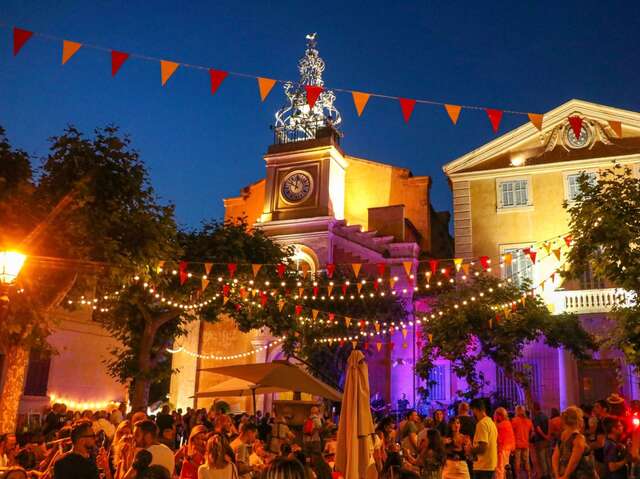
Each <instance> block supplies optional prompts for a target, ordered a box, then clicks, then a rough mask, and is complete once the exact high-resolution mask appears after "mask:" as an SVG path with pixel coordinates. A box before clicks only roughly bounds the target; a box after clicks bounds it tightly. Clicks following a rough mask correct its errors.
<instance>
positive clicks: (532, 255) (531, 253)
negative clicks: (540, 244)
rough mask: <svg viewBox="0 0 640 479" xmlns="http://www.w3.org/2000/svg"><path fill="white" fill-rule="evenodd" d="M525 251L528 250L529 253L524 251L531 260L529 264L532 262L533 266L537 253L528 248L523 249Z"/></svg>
mask: <svg viewBox="0 0 640 479" xmlns="http://www.w3.org/2000/svg"><path fill="white" fill-rule="evenodd" d="M525 249H527V250H529V251H526V253H527V254H528V255H529V258H531V262H532V263H533V264H535V262H536V256H537V255H538V253H537V252H535V251H533V250H532V249H530V248H525ZM523 251H524V250H523Z"/></svg>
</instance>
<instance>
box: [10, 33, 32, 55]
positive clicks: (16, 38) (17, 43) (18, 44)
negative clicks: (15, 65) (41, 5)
mask: <svg viewBox="0 0 640 479" xmlns="http://www.w3.org/2000/svg"><path fill="white" fill-rule="evenodd" d="M32 36H33V32H30V31H29V30H23V29H22V28H16V27H14V28H13V56H14V57H15V56H16V55H17V54H18V52H19V51H20V49H21V48H22V47H23V46H24V44H25V43H27V41H28V40H29V39H30V38H31V37H32Z"/></svg>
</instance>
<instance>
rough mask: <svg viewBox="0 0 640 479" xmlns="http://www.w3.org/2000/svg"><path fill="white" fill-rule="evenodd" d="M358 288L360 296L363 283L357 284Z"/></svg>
mask: <svg viewBox="0 0 640 479" xmlns="http://www.w3.org/2000/svg"><path fill="white" fill-rule="evenodd" d="M376 284H377V283H376ZM356 288H358V294H360V291H362V283H358V284H356Z"/></svg>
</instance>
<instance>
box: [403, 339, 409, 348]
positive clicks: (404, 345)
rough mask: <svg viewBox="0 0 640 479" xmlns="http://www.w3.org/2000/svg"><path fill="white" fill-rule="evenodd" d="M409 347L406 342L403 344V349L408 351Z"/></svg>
mask: <svg viewBox="0 0 640 479" xmlns="http://www.w3.org/2000/svg"><path fill="white" fill-rule="evenodd" d="M408 347H409V344H407V342H406V341H403V342H402V349H407V348H408Z"/></svg>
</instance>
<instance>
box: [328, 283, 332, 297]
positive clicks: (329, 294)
mask: <svg viewBox="0 0 640 479" xmlns="http://www.w3.org/2000/svg"><path fill="white" fill-rule="evenodd" d="M332 291H333V286H332V285H329V286H327V296H331V292H332Z"/></svg>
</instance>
